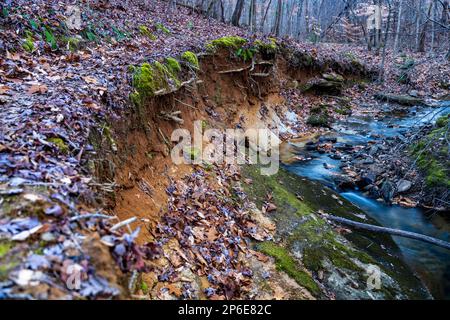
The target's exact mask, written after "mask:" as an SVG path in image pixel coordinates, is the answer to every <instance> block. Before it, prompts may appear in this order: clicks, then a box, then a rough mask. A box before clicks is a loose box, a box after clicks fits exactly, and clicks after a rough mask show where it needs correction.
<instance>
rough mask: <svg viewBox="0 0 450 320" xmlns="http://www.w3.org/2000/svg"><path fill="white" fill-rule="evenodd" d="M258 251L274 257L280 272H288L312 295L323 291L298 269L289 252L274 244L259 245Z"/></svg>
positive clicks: (306, 274) (305, 273)
mask: <svg viewBox="0 0 450 320" xmlns="http://www.w3.org/2000/svg"><path fill="white" fill-rule="evenodd" d="M258 249H259V250H260V251H261V252H263V253H265V254H267V255H269V256H271V257H273V258H274V259H275V264H276V267H277V269H278V270H281V271H284V272H286V273H287V274H288V275H289V276H290V277H291V278H293V279H294V280H295V281H296V282H297V283H298V284H299V285H300V286H302V287H304V288H306V289H308V290H309V291H310V292H311V294H313V295H315V296H318V295H320V294H321V290H320V288H319V286H318V285H317V283H316V282H315V281H314V279H313V278H312V277H311V276H310V275H309V274H308V273H307V272H305V271H303V270H301V269H300V268H299V267H298V263H297V261H295V260H294V258H292V257H291V256H290V255H289V253H288V252H287V250H286V249H285V248H283V247H281V246H278V245H276V244H275V243H273V242H263V243H261V244H259V245H258Z"/></svg>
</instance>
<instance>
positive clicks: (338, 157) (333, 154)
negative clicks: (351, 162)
mask: <svg viewBox="0 0 450 320" xmlns="http://www.w3.org/2000/svg"><path fill="white" fill-rule="evenodd" d="M329 157H330V158H331V159H334V160H341V159H342V157H341V156H340V155H339V154H337V153H332V154H330V155H329Z"/></svg>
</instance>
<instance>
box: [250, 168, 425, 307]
mask: <svg viewBox="0 0 450 320" xmlns="http://www.w3.org/2000/svg"><path fill="white" fill-rule="evenodd" d="M242 174H243V177H244V178H251V179H252V180H253V183H252V184H250V185H247V184H245V185H244V189H245V191H246V193H247V194H248V196H249V198H250V200H252V201H254V202H255V203H256V205H258V206H262V205H263V203H264V201H265V200H266V196H267V193H271V194H272V201H273V202H274V203H275V205H276V206H277V211H276V212H275V213H271V215H270V218H272V219H273V221H274V222H275V223H276V227H277V228H276V230H277V232H276V234H275V237H274V241H275V243H276V244H275V243H273V242H264V243H262V244H260V245H259V246H258V248H259V249H260V250H262V251H263V252H265V253H266V254H268V255H270V256H272V257H274V258H275V260H276V264H277V266H278V268H279V269H280V270H283V271H285V272H286V273H287V274H288V275H290V276H291V277H292V278H293V279H294V280H296V281H297V282H298V283H299V284H300V285H302V286H305V279H304V278H297V279H296V278H295V274H296V272H297V271H299V270H302V269H301V268H300V267H299V266H298V265H297V267H296V268H293V267H292V261H295V260H296V259H297V258H300V260H301V262H302V264H303V266H305V267H306V268H307V269H308V270H309V271H310V272H311V273H312V274H313V277H312V279H313V280H314V282H315V283H316V284H317V282H320V283H321V284H322V285H323V286H325V288H326V289H327V290H328V291H330V292H333V293H334V294H335V296H336V298H338V299H370V298H371V296H370V295H368V293H367V288H366V280H367V274H366V269H367V267H368V266H370V265H376V266H378V267H379V268H380V270H381V273H382V281H383V286H382V288H381V289H380V290H376V291H373V292H372V293H371V294H372V295H373V296H374V297H375V298H377V299H396V298H429V297H430V296H429V294H428V292H427V291H426V289H425V288H424V287H423V285H422V284H421V283H420V281H419V280H418V279H417V278H416V277H415V276H414V275H413V273H412V272H411V271H410V270H409V268H408V267H407V266H406V265H405V264H404V263H403V262H402V261H401V259H399V256H398V255H399V254H400V253H399V249H398V247H397V246H396V245H395V243H394V242H393V241H392V239H391V238H390V236H388V235H379V234H376V235H374V234H373V233H370V232H367V231H364V230H354V232H351V233H349V234H344V235H341V234H339V233H337V232H336V231H335V229H334V228H333V227H332V226H331V225H330V224H329V223H328V222H327V221H325V220H324V219H323V218H322V217H320V216H319V215H317V214H316V212H318V211H319V210H320V211H323V212H326V213H330V214H333V215H336V216H341V217H345V218H348V219H352V220H354V221H360V222H361V221H364V222H365V223H371V224H376V222H375V221H373V220H372V219H370V218H369V217H366V220H363V219H362V218H361V216H360V215H361V214H362V212H361V210H360V209H358V208H357V207H355V206H353V205H352V204H351V203H350V202H349V201H347V200H346V199H343V198H341V197H340V196H339V195H338V194H337V193H335V192H334V191H333V190H331V189H328V188H326V187H324V186H322V185H321V184H320V183H318V182H315V181H309V180H306V179H303V178H301V177H298V176H296V175H294V174H292V173H290V172H288V171H286V170H285V169H283V168H281V169H280V170H279V172H278V173H277V174H276V175H272V176H262V175H260V172H259V167H258V166H256V165H247V166H244V168H243V170H242ZM286 270H288V271H286ZM319 273H323V278H322V279H320V278H319V277H318V274H319ZM307 274H309V273H307ZM342 274H345V275H346V276H345V277H342V276H341V275H342ZM336 279H340V280H336ZM353 284H356V285H355V286H354V287H353ZM310 288H311V287H310ZM311 290H312V291H314V289H311ZM317 297H322V296H321V295H318V296H317Z"/></svg>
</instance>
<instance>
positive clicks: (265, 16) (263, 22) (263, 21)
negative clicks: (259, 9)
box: [261, 0, 272, 30]
mask: <svg viewBox="0 0 450 320" xmlns="http://www.w3.org/2000/svg"><path fill="white" fill-rule="evenodd" d="M271 4H272V0H270V1H269V4H268V5H267V8H266V13H264V18H263V20H262V22H261V29H262V30H264V25H265V23H266V18H267V13H268V12H269V9H270V5H271Z"/></svg>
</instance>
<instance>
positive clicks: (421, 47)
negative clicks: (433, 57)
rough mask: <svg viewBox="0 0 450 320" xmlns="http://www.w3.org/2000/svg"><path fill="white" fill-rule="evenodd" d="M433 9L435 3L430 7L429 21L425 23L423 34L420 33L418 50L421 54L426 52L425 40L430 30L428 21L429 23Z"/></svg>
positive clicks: (431, 3)
mask: <svg viewBox="0 0 450 320" xmlns="http://www.w3.org/2000/svg"><path fill="white" fill-rule="evenodd" d="M432 8H433V2H432V1H431V2H430V6H429V7H428V12H427V19H426V20H425V22H424V23H423V28H422V32H421V33H420V38H419V50H418V51H419V52H425V39H426V34H427V29H428V21H429V19H428V18H429V17H430V14H431V9H432Z"/></svg>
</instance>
